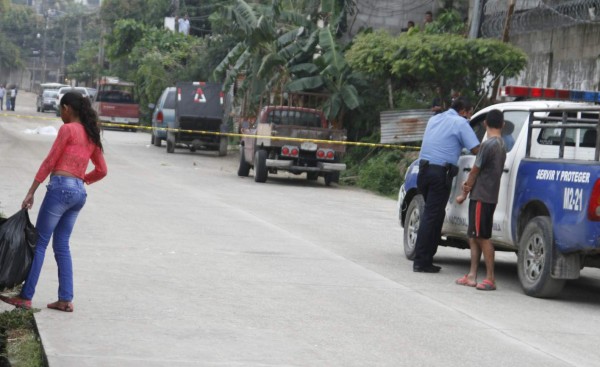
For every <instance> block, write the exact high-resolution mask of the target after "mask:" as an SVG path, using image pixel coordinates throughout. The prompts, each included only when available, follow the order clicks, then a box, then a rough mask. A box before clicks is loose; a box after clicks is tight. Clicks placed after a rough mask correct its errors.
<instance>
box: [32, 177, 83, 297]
mask: <svg viewBox="0 0 600 367" xmlns="http://www.w3.org/2000/svg"><path fill="white" fill-rule="evenodd" d="M46 187H47V188H48V191H47V192H46V196H45V197H44V201H43V202H42V206H41V207H40V212H39V214H38V217H37V223H36V228H37V230H38V240H37V243H36V247H35V254H34V256H33V262H32V264H31V270H30V271H29V275H28V276H27V280H26V281H25V285H23V289H22V290H21V298H23V299H32V298H33V294H34V293H35V287H36V285H37V282H38V279H39V277H40V272H41V270H42V264H43V263H44V256H45V254H46V248H47V247H48V243H49V242H50V237H52V249H53V250H54V258H55V259H56V264H57V265H58V299H59V300H60V301H68V302H70V301H72V300H73V264H72V261H71V250H70V249H69V238H70V237H71V232H73V226H74V225H75V220H76V219H77V215H78V214H79V211H81V208H83V205H84V204H85V200H86V198H87V194H86V192H85V187H84V186H83V181H82V180H81V179H79V178H75V177H66V176H51V177H50V182H49V183H48V185H47V186H46Z"/></svg>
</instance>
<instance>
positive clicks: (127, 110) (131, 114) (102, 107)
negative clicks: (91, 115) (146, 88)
mask: <svg viewBox="0 0 600 367" xmlns="http://www.w3.org/2000/svg"><path fill="white" fill-rule="evenodd" d="M98 111H99V113H98V114H99V116H106V117H128V118H138V117H139V108H138V105H137V104H122V103H107V102H98Z"/></svg>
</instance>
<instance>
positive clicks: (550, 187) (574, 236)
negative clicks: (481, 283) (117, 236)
mask: <svg viewBox="0 0 600 367" xmlns="http://www.w3.org/2000/svg"><path fill="white" fill-rule="evenodd" d="M505 94H506V95H508V96H524V97H536V96H537V97H545V98H546V99H547V100H536V101H533V100H531V101H521V102H507V103H500V104H496V105H493V106H490V107H488V108H485V109H483V110H481V111H479V112H478V113H476V114H475V115H474V116H473V118H472V119H471V121H470V124H471V126H472V127H473V129H474V131H475V133H476V135H477V137H478V138H479V140H480V141H483V140H485V139H486V136H485V128H484V126H483V121H484V119H485V116H486V114H487V112H488V111H490V110H491V109H499V110H501V111H503V112H504V119H505V127H504V129H503V132H502V134H503V139H505V142H506V146H507V155H506V163H505V167H504V174H503V175H502V179H501V180H502V181H501V186H500V193H499V199H498V204H497V206H496V211H495V213H494V220H493V232H492V238H491V240H492V243H493V244H494V246H495V247H496V249H497V250H506V251H514V252H517V254H518V256H517V265H518V266H517V269H518V276H519V280H520V283H521V286H522V288H523V290H524V292H525V293H526V294H527V295H530V296H533V297H553V296H556V295H557V294H558V293H559V292H560V291H561V290H562V288H563V286H564V284H565V282H566V280H567V279H576V278H578V277H579V274H580V270H581V269H582V268H583V267H596V268H600V162H599V161H600V159H599V155H600V117H599V113H600V106H594V105H593V104H590V103H580V102H572V101H573V100H581V101H585V102H598V101H600V99H599V98H600V95H599V93H597V92H580V91H565V90H551V89H539V88H527V87H505ZM551 98H556V99H558V98H568V99H570V100H571V102H563V101H557V100H551ZM474 161H475V156H474V155H471V154H469V153H467V152H465V154H463V155H462V156H461V157H460V160H459V163H458V166H459V173H458V175H457V177H456V178H455V179H454V181H453V186H452V192H451V195H450V200H449V201H448V203H447V205H446V217H445V219H444V225H443V229H442V238H441V240H440V245H442V246H452V247H459V248H468V247H469V246H468V238H467V235H466V233H467V224H468V208H469V206H468V205H464V204H463V205H459V204H457V203H456V201H455V200H454V199H455V197H456V196H457V195H458V194H459V193H460V190H461V189H460V186H461V183H462V182H464V181H465V180H466V177H467V175H468V172H469V170H470V169H471V167H472V165H473V162H474ZM418 171H419V164H418V160H417V161H415V162H413V163H412V164H411V165H410V166H409V168H408V169H407V171H406V177H405V182H404V184H403V185H402V187H401V188H400V192H399V195H398V211H399V219H400V224H401V226H402V227H403V228H404V252H405V255H406V257H407V258H408V259H413V258H414V255H415V241H416V237H417V230H418V228H419V218H420V213H421V212H422V211H423V205H424V201H423V196H422V195H421V193H419V190H418V189H417V174H418Z"/></svg>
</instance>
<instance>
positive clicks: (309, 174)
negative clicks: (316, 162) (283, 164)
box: [306, 172, 319, 181]
mask: <svg viewBox="0 0 600 367" xmlns="http://www.w3.org/2000/svg"><path fill="white" fill-rule="evenodd" d="M306 179H307V180H309V181H316V180H318V179H319V172H306Z"/></svg>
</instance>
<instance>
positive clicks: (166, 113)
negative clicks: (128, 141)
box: [148, 87, 176, 147]
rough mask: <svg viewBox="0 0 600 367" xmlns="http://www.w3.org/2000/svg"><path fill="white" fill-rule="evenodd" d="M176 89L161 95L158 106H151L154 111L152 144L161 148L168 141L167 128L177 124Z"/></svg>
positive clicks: (157, 102) (169, 88)
mask: <svg viewBox="0 0 600 367" xmlns="http://www.w3.org/2000/svg"><path fill="white" fill-rule="evenodd" d="M175 96H176V89H175V87H168V88H165V90H164V91H163V92H162V94H161V95H160V98H158V101H156V105H154V104H150V105H148V107H149V108H150V109H152V110H153V111H152V137H151V138H150V143H151V144H153V145H155V146H157V147H160V145H161V142H162V141H163V140H166V139H167V130H166V128H167V127H168V126H169V125H171V126H173V124H174V123H175Z"/></svg>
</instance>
